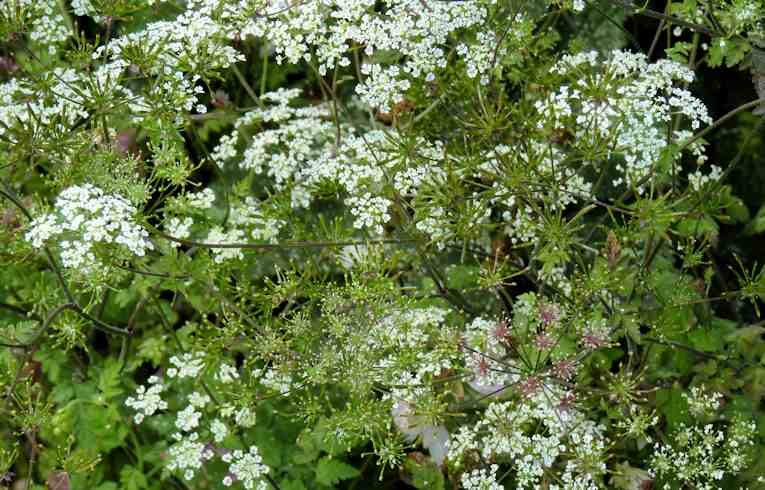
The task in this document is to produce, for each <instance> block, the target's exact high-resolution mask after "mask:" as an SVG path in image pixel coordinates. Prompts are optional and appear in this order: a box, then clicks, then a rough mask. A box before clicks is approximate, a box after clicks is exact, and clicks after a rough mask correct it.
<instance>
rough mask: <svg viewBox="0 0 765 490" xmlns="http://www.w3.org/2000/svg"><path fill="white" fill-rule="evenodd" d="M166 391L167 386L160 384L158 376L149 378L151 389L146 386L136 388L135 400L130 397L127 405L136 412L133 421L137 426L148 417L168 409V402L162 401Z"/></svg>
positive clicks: (126, 401) (126, 402)
mask: <svg viewBox="0 0 765 490" xmlns="http://www.w3.org/2000/svg"><path fill="white" fill-rule="evenodd" d="M164 390H165V386H164V385H163V384H162V383H161V382H160V380H159V378H158V377H157V376H151V377H150V378H149V389H148V390H147V389H146V387H145V386H143V385H139V386H138V388H136V396H135V398H134V397H132V396H129V397H128V398H127V400H125V405H127V406H128V407H131V408H132V409H134V410H135V411H136V412H138V413H136V414H135V416H134V417H133V420H135V423H136V424H140V423H141V422H143V420H144V419H145V418H146V417H149V416H151V415H154V413H155V412H157V411H158V410H165V409H167V402H166V401H164V400H162V397H161V396H160V395H161V394H162V392H163V391H164Z"/></svg>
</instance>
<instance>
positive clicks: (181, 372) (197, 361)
mask: <svg viewBox="0 0 765 490" xmlns="http://www.w3.org/2000/svg"><path fill="white" fill-rule="evenodd" d="M170 364H172V365H173V366H174V367H171V368H170V369H168V370H167V376H168V377H169V378H176V377H177V378H178V379H184V378H196V377H197V376H199V373H201V372H202V370H203V369H204V367H205V363H204V355H203V354H201V353H191V352H186V353H185V354H182V355H181V356H180V357H179V356H173V357H171V358H170Z"/></svg>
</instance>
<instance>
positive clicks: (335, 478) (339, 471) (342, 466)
mask: <svg viewBox="0 0 765 490" xmlns="http://www.w3.org/2000/svg"><path fill="white" fill-rule="evenodd" d="M359 474H360V472H359V470H357V469H356V468H354V467H353V466H351V465H349V464H348V463H344V462H342V461H340V460H338V459H334V458H329V457H326V458H322V459H320V460H319V464H318V465H317V466H316V481H317V482H319V483H321V484H322V485H326V486H329V487H331V486H334V485H337V483H338V482H340V481H341V480H348V479H350V478H355V477H357V476H359Z"/></svg>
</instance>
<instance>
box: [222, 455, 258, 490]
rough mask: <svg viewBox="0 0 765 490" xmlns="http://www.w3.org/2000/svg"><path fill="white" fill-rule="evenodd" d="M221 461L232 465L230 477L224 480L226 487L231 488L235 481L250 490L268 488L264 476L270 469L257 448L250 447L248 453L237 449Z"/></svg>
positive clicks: (224, 456)
mask: <svg viewBox="0 0 765 490" xmlns="http://www.w3.org/2000/svg"><path fill="white" fill-rule="evenodd" d="M221 459H223V461H225V462H226V463H229V464H230V466H229V468H228V470H229V475H227V476H226V477H225V478H224V479H223V484H224V485H225V486H227V487H229V486H231V484H232V483H233V482H234V481H240V482H242V485H244V488H246V489H248V490H250V489H256V490H266V489H267V488H268V482H267V481H266V480H265V479H264V478H263V476H264V475H266V474H267V473H268V472H269V469H270V468H269V467H268V466H266V465H264V464H263V458H262V457H261V456H260V453H259V452H258V448H257V447H255V446H250V449H249V451H247V452H244V451H242V450H241V449H237V450H236V451H233V452H229V453H226V454H224V455H223V456H222V458H221Z"/></svg>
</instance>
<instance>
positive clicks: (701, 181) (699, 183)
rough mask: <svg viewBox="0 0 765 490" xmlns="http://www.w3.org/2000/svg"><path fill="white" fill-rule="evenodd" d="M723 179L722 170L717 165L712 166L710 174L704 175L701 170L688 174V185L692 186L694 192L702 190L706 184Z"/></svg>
mask: <svg viewBox="0 0 765 490" xmlns="http://www.w3.org/2000/svg"><path fill="white" fill-rule="evenodd" d="M721 178H722V169H721V168H720V167H718V166H717V165H710V171H709V173H708V174H704V173H702V172H701V170H696V171H695V172H693V173H691V174H688V183H689V184H691V188H692V189H693V190H694V191H699V190H701V189H702V188H703V187H704V186H705V185H706V184H708V183H710V182H717V181H719V180H720V179H721Z"/></svg>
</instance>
